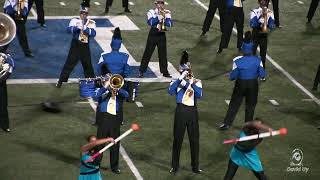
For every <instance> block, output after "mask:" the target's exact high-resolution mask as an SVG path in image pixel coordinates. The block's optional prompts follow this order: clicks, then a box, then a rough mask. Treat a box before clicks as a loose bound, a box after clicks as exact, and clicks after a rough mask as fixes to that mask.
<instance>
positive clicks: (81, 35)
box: [79, 19, 95, 43]
mask: <svg viewBox="0 0 320 180" xmlns="http://www.w3.org/2000/svg"><path fill="white" fill-rule="evenodd" d="M84 21H85V19H83V20H82V25H83V26H82V28H81V31H80V35H79V40H80V41H81V42H82V43H88V36H87V35H85V34H84V33H83V28H84V26H86V27H90V25H91V24H94V23H95V22H94V21H93V20H91V19H87V22H86V24H84Z"/></svg>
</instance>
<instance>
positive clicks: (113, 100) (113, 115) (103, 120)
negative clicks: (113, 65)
mask: <svg viewBox="0 0 320 180" xmlns="http://www.w3.org/2000/svg"><path fill="white" fill-rule="evenodd" d="M112 78H113V76H111V77H110V78H109V80H107V81H104V83H103V84H104V85H103V86H102V87H101V88H99V89H97V90H96V92H95V95H94V96H93V98H94V100H96V101H97V102H98V106H97V112H96V121H97V123H98V131H97V137H98V139H101V138H106V137H112V138H114V139H116V138H117V137H119V136H120V124H121V122H120V120H119V117H118V116H119V99H121V98H123V99H126V98H128V97H129V94H128V92H127V91H125V90H123V89H121V87H118V88H115V87H114V86H119V85H120V84H122V83H123V78H122V79H121V78H119V77H116V78H119V79H116V81H117V83H118V84H117V85H115V84H113V82H114V80H113V79H112ZM120 79H121V80H120ZM122 85H123V84H122ZM122 85H121V86H122ZM119 144H120V143H118V144H116V145H114V146H112V147H111V148H110V166H111V170H112V172H114V173H116V174H119V173H120V169H119V148H120V146H119ZM100 148H103V147H101V146H100ZM101 159H102V156H101V157H100V161H101Z"/></svg>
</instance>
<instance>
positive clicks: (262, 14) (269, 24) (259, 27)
mask: <svg viewBox="0 0 320 180" xmlns="http://www.w3.org/2000/svg"><path fill="white" fill-rule="evenodd" d="M258 3H259V5H260V6H259V7H258V8H256V9H253V10H251V12H250V22H249V24H250V27H251V28H252V39H253V54H254V55H256V53H257V47H258V46H260V57H261V61H262V64H263V67H264V68H265V67H266V65H265V62H266V55H267V47H268V31H269V30H273V29H274V28H275V25H274V17H273V13H272V11H271V10H269V9H268V8H267V4H266V0H258ZM265 20H266V22H265Z"/></svg>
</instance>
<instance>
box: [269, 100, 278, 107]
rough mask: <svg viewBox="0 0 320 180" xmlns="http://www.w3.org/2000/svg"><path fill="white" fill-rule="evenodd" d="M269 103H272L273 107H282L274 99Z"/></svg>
mask: <svg viewBox="0 0 320 180" xmlns="http://www.w3.org/2000/svg"><path fill="white" fill-rule="evenodd" d="M269 102H270V103H271V104H272V105H274V106H279V105H280V104H279V103H278V102H277V101H276V100H274V99H270V100H269Z"/></svg>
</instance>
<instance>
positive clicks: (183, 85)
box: [168, 71, 189, 96]
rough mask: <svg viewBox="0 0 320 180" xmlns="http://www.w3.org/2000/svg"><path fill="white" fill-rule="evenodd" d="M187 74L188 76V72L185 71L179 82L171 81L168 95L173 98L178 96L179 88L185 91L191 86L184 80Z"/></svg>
mask: <svg viewBox="0 0 320 180" xmlns="http://www.w3.org/2000/svg"><path fill="white" fill-rule="evenodd" d="M187 74H188V71H184V72H183V73H182V74H181V75H180V77H179V78H178V79H177V80H175V81H171V83H170V86H169V89H168V93H169V94H170V95H171V96H173V95H175V94H177V89H178V87H179V86H180V88H184V89H186V88H187V87H188V86H189V83H188V82H186V81H185V80H184V78H185V77H186V75H187Z"/></svg>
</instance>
